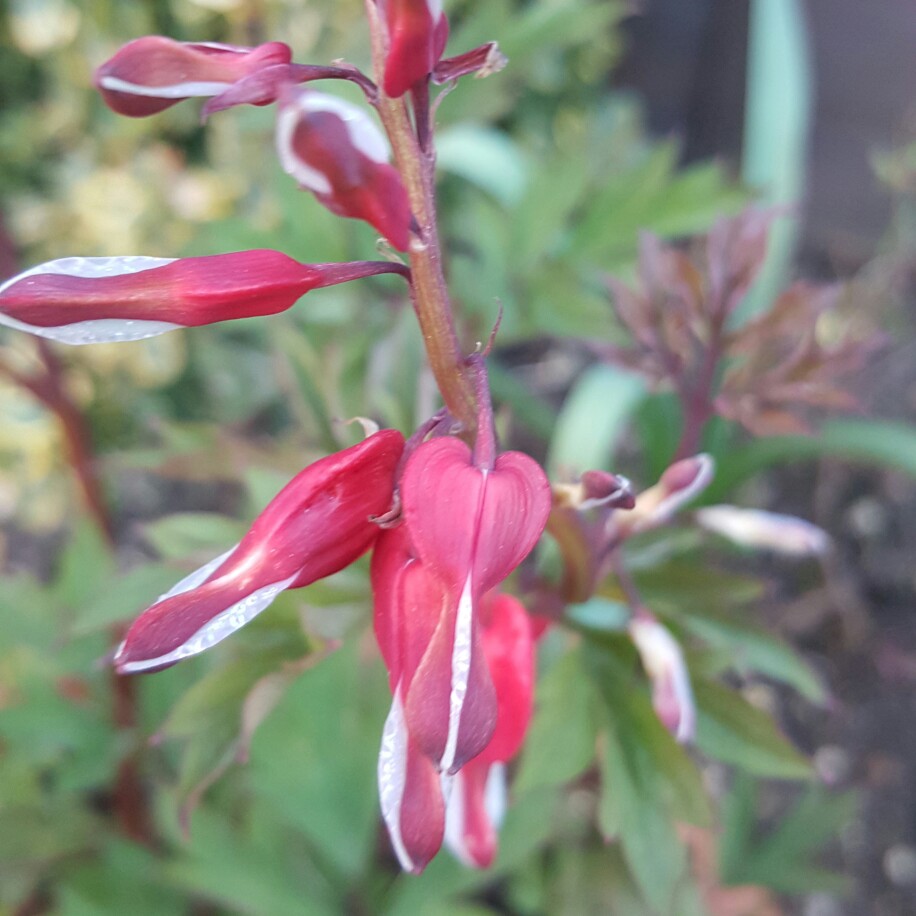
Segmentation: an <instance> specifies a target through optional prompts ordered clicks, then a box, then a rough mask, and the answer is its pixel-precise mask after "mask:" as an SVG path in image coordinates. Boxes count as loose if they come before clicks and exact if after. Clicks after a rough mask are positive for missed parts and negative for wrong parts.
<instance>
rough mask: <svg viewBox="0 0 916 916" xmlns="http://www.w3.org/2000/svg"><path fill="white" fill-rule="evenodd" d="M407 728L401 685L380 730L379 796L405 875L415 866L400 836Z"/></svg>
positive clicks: (414, 868) (386, 823) (405, 768)
mask: <svg viewBox="0 0 916 916" xmlns="http://www.w3.org/2000/svg"><path fill="white" fill-rule="evenodd" d="M407 742H408V735H407V724H406V722H405V721H404V706H403V704H402V703H401V685H400V684H398V687H397V690H395V694H394V699H393V700H392V703H391V710H390V711H389V713H388V718H387V719H385V727H384V729H383V730H382V746H381V748H380V749H379V755H378V795H379V805H380V807H381V809H382V819H383V820H384V821H385V826H386V827H387V828H388V835H389V836H390V837H391V845H392V846H393V847H394V851H395V854H396V855H397V857H398V861H399V862H400V863H401V868H403V869H404V871H406V872H413V871H415V870H416V865H415V863H414V861H413V859H411V857H410V855H409V854H408V852H407V849H406V847H405V846H404V840H403V838H402V836H401V802H402V801H403V799H404V786H405V784H406V782H407Z"/></svg>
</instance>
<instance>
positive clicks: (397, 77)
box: [382, 0, 448, 98]
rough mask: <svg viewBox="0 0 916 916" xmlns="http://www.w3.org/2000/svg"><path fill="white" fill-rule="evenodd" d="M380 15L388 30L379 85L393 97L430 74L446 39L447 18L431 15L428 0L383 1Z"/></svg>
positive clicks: (440, 15)
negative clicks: (386, 46)
mask: <svg viewBox="0 0 916 916" xmlns="http://www.w3.org/2000/svg"><path fill="white" fill-rule="evenodd" d="M382 14H383V18H384V21H385V26H386V29H387V32H388V50H387V54H386V57H385V73H384V77H383V80H382V87H383V88H384V90H385V94H386V95H389V96H391V97H392V98H397V97H399V96H402V95H404V93H405V92H407V91H408V90H409V89H411V88H412V87H413V86H414V85H416V84H417V83H418V82H419V81H420V80H423V79H425V78H426V77H427V76H429V74H430V73H432V71H433V68H434V67H435V66H436V64H437V63H438V61H439V58H440V57H441V56H442V52H443V51H444V50H445V45H446V42H447V41H448V20H447V19H446V18H445V16H444V15H442V14H441V13H440V14H438V15H434V13H433V10H431V9H430V3H429V2H428V0H385V2H384V3H383V4H382Z"/></svg>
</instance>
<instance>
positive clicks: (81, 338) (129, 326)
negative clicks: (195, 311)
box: [0, 255, 182, 345]
mask: <svg viewBox="0 0 916 916" xmlns="http://www.w3.org/2000/svg"><path fill="white" fill-rule="evenodd" d="M174 260H175V258H148V257H144V256H142V255H123V256H118V257H111V258H77V257H74V258H59V259H58V260H56V261H47V262H46V263H44V264H38V265H37V266H35V267H31V268H29V269H28V270H26V271H23V272H22V273H21V274H17V275H16V276H15V277H11V278H10V279H9V280H7V281H6V282H4V283H3V284H2V285H0V296H2V295H3V292H4V290H6V289H8V288H9V287H11V286H13V284H16V283H19V282H21V281H23V280H28V278H29V277H36V276H41V275H44V274H57V275H58V276H66V277H84V278H87V279H99V278H102V277H117V276H121V275H123V274H135V273H141V272H142V271H145V270H152V269H153V268H155V267H163V266H164V265H166V264H171V263H172V261H174ZM0 324H3V325H6V326H7V327H9V328H14V329H15V330H17V331H25V332H27V333H29V334H35V335H36V336H38V337H46V338H47V339H48V340H56V341H57V342H59V343H65V344H73V345H80V344H91V343H114V342H123V341H131V340H144V339H145V338H147V337H155V336H156V335H157V334H164V333H166V331H173V330H175V329H176V328H180V327H182V325H179V324H172V323H171V322H168V321H137V320H134V319H123V318H93V319H90V320H88V321H76V322H73V323H72V324H64V325H60V326H58V327H40V326H38V325H33V324H28V323H27V322H25V321H19V320H18V319H16V318H12V317H10V316H9V315H4V314H3V313H2V312H0Z"/></svg>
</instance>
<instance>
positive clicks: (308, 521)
mask: <svg viewBox="0 0 916 916" xmlns="http://www.w3.org/2000/svg"><path fill="white" fill-rule="evenodd" d="M403 448H404V438H403V436H401V434H400V433H399V432H396V431H395V430H390V429H389V430H382V431H381V432H379V433H376V434H375V435H374V436H370V437H369V438H368V439H366V440H365V441H363V442H361V443H359V444H358V445H354V446H353V447H351V448H348V449H344V451H342V452H338V453H337V454H335V455H329V456H328V457H327V458H322V459H321V460H320V461H316V462H315V463H314V464H312V465H310V466H309V467H307V468H306V469H305V470H304V471H302V472H301V473H299V474H298V475H297V476H296V477H294V478H293V479H292V480H291V481H290V483H289V484H287V485H286V486H285V487H284V488H283V489H282V490H281V491H280V493H278V494H277V496H276V497H274V499H273V500H272V501H271V502H270V504H269V505H268V506H267V508H266V509H265V510H264V511H263V512H262V513H261V514H260V515H259V516H258V518H257V519H256V521H255V522H254V524H253V525H252V526H251V528H250V529H249V531H248V533H247V534H246V535H245V537H244V538H242V540H241V542H240V543H239V544H238V545H237V546H236V547H234V548H232V549H231V550H230V551H228V552H227V553H225V554H223V555H222V556H220V557H217V559H215V560H213V561H212V562H210V563H208V564H207V565H206V566H204V567H202V568H201V569H199V570H197V571H196V572H194V573H192V574H191V575H190V576H188V577H187V578H185V579H183V580H182V581H181V582H179V583H178V585H176V586H175V587H174V588H173V589H172V590H171V591H169V592H167V593H166V594H165V595H163V596H162V597H161V598H160V599H159V600H158V601H157V602H156V603H155V604H154V605H153V606H152V607H150V608H149V609H148V610H146V611H144V612H143V613H142V614H141V615H140V617H138V618H137V620H136V621H135V622H134V624H133V625H132V626H131V628H130V630H129V631H128V633H127V636H126V638H125V640H124V642H123V643H122V644H121V646H120V647H119V649H118V652H117V654H116V655H115V659H114V664H115V667H116V668H117V670H118V672H119V673H121V674H134V673H136V672H140V671H158V670H160V669H162V668H166V667H168V666H169V665H173V664H175V662H178V661H180V660H181V659H183V658H187V657H188V656H191V655H196V654H197V653H199V652H203V651H204V650H206V649H209V648H210V647H211V646H214V645H216V643H218V642H220V641H222V640H223V639H225V638H226V637H227V636H229V635H231V634H232V633H234V632H235V631H236V630H237V629H239V628H240V627H242V626H244V624H246V623H248V622H249V621H250V620H251V619H252V618H254V617H255V616H256V615H257V614H260V613H261V611H263V610H264V609H265V608H266V607H267V606H268V605H269V604H270V603H271V602H272V601H273V600H274V599H275V598H276V597H277V595H278V594H279V593H280V592H281V591H283V590H284V589H287V588H301V587H302V586H305V585H309V584H311V583H312V582H314V581H316V580H317V579H321V578H323V577H325V576H329V575H331V574H332V573H335V572H337V571H338V570H340V569H343V568H344V567H345V566H348V565H349V564H350V563H352V562H353V561H354V560H355V559H357V557H359V556H360V555H361V554H363V553H365V551H366V550H367V549H368V548H369V547H370V546H371V545H372V543H373V542H374V541H375V539H376V537H377V535H378V531H379V529H378V526H377V525H376V524H374V522H373V521H372V519H373V518H374V517H376V516H379V515H382V514H383V513H384V512H385V511H386V510H387V509H388V508H389V507H390V505H391V499H392V492H393V488H394V474H395V470H396V467H397V464H398V461H399V460H400V457H401V452H402V451H403Z"/></svg>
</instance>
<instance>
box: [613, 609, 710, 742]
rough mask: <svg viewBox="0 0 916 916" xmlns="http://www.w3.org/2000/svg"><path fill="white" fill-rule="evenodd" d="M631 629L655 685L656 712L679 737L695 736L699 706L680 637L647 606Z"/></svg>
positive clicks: (685, 738) (682, 740)
mask: <svg viewBox="0 0 916 916" xmlns="http://www.w3.org/2000/svg"><path fill="white" fill-rule="evenodd" d="M629 632H630V638H631V639H632V640H633V642H634V644H635V645H636V649H637V651H638V652H639V658H640V660H641V661H642V664H643V668H645V669H646V674H647V675H648V676H649V681H650V682H651V685H652V706H653V707H654V709H655V712H656V715H658V717H659V719H661V722H662V724H663V725H664V726H665V728H667V729H668V731H670V732H671V733H672V734H673V735H674V737H675V738H677V740H678V741H680V742H685V741H690V740H692V738H693V735H694V731H695V730H696V706H695V704H694V700H693V690H692V689H691V686H690V673H689V672H688V670H687V664H686V662H685V661H684V653H683V652H682V651H681V647H680V646H679V645H678V643H677V640H676V639H675V638H674V637H673V636H672V635H671V633H670V632H669V630H668V629H667V627H665V626H664V625H663V624H661V623H659V621H658V620H657V619H656V618H655V616H654V615H653V614H651V613H649V612H648V611H646V610H641V611H639V612H638V613H636V614H634V616H633V618H632V619H631V621H630V624H629Z"/></svg>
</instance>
